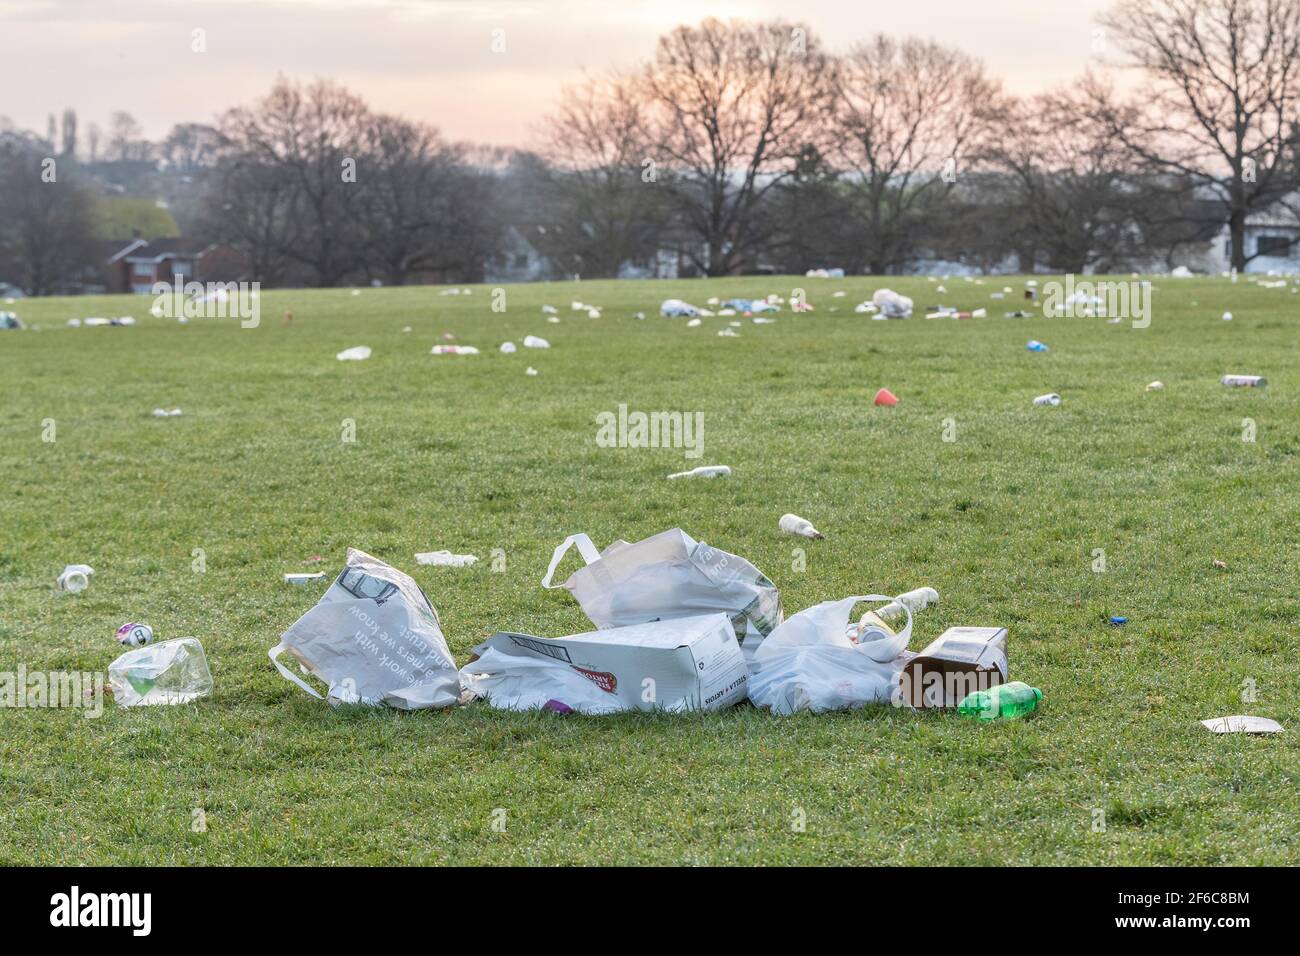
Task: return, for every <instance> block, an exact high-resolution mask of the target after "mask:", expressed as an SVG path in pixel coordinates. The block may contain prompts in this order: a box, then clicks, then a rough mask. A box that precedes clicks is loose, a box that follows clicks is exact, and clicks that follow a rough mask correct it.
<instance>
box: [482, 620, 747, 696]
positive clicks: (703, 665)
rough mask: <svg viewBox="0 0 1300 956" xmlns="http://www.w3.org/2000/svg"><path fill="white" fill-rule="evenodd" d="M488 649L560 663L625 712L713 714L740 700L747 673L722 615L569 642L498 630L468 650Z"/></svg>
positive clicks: (576, 636) (612, 631)
mask: <svg viewBox="0 0 1300 956" xmlns="http://www.w3.org/2000/svg"><path fill="white" fill-rule="evenodd" d="M489 647H492V648H495V649H496V650H498V651H500V652H502V653H506V654H510V655H514V656H522V657H534V658H549V659H551V660H555V661H560V662H562V663H564V664H567V665H568V666H569V667H571V668H573V670H575V671H577V672H578V673H579V674H581V675H582V676H583V677H585V678H587V679H588V680H589V681H591V682H592V683H593V684H595V685H596V686H597V687H599V688H600V689H601V690H603V691H604V692H605V693H607V694H610V695H611V696H613V697H615V698H617V699H618V701H619V702H620V703H621V704H622V705H623V706H624V707H626V708H627V709H628V710H657V709H663V710H670V711H680V710H701V709H702V710H721V709H723V708H724V707H730V706H731V705H732V704H735V703H737V702H738V701H741V700H744V699H745V697H746V695H747V687H746V681H747V680H748V678H749V670H748V668H747V667H746V666H745V658H744V655H743V654H742V653H741V650H740V645H739V644H738V643H737V641H736V630H735V628H734V627H733V626H732V624H731V619H730V618H729V617H727V615H725V614H701V615H695V616H693V617H679V618H674V619H672V620H667V621H651V622H649V623H647V624H632V625H630V626H628V627H612V628H607V629H605V630H603V631H587V632H585V633H582V634H573V635H571V636H569V637H551V638H547V637H533V636H532V635H530V634H515V633H511V632H508V631H507V632H501V633H499V634H494V635H492V637H490V638H488V640H487V641H485V642H484V643H483V644H481V645H480V646H479V647H476V648H475V649H474V654H475V656H476V657H477V656H478V655H481V654H482V653H483V651H485V650H486V649H487V648H489ZM647 682H650V683H647Z"/></svg>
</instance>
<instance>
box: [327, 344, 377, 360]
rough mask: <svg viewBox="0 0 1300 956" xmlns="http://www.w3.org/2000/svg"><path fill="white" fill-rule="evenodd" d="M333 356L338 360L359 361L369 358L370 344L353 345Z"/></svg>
mask: <svg viewBox="0 0 1300 956" xmlns="http://www.w3.org/2000/svg"><path fill="white" fill-rule="evenodd" d="M334 357H335V358H336V359H338V360H339V361H340V362H360V361H363V360H365V359H368V358H370V346H369V345H354V346H353V347H352V348H350V349H344V350H343V351H342V352H340V353H339V354H338V355H336V356H334Z"/></svg>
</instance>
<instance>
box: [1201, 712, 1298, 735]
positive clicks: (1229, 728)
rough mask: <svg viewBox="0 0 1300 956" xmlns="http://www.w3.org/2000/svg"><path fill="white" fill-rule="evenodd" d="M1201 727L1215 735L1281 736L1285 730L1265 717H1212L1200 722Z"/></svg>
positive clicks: (1274, 721)
mask: <svg viewBox="0 0 1300 956" xmlns="http://www.w3.org/2000/svg"><path fill="white" fill-rule="evenodd" d="M1201 725H1202V726H1203V727H1205V728H1206V729H1207V730H1209V731H1210V732H1211V733H1216V734H1281V733H1285V732H1286V728H1285V727H1283V726H1282V725H1281V724H1279V723H1278V722H1277V721H1276V720H1269V719H1268V718H1267V717H1248V716H1246V715H1245V714H1234V715H1233V716H1231V717H1213V718H1211V719H1210V720H1203V721H1201Z"/></svg>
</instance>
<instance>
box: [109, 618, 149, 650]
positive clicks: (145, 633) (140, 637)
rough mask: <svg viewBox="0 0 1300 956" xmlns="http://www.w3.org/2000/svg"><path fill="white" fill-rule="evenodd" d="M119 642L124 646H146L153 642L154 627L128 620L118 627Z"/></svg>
mask: <svg viewBox="0 0 1300 956" xmlns="http://www.w3.org/2000/svg"><path fill="white" fill-rule="evenodd" d="M116 636H117V643H119V644H121V645H122V646H124V647H144V646H145V645H146V644H151V643H153V628H152V627H150V626H149V625H148V624H139V623H136V622H135V621H128V622H127V623H125V624H123V625H122V626H121V627H119V628H118V629H117V635H116Z"/></svg>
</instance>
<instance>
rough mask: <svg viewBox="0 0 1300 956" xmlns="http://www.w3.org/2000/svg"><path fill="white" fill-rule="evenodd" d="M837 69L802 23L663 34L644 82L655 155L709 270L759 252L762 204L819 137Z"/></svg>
mask: <svg viewBox="0 0 1300 956" xmlns="http://www.w3.org/2000/svg"><path fill="white" fill-rule="evenodd" d="M827 70H828V59H827V57H826V55H825V54H824V53H823V52H822V50H821V46H820V44H819V42H818V41H817V39H816V38H815V37H814V36H813V35H812V33H811V31H810V30H809V29H808V28H807V27H806V26H803V25H801V24H790V23H785V22H783V21H773V22H767V23H748V22H743V21H737V20H733V21H730V22H728V23H723V22H721V21H719V20H715V19H708V20H705V21H703V22H702V23H701V24H700V25H699V26H695V27H691V26H679V27H677V28H676V29H674V30H673V31H672V32H671V33H668V34H667V35H665V36H662V37H660V38H659V46H658V49H657V51H656V54H655V58H654V61H653V62H652V63H651V64H650V65H649V66H648V67H646V69H645V71H644V73H643V75H642V80H641V89H642V90H643V91H644V92H643V93H642V95H643V96H644V98H645V100H646V106H647V108H648V117H647V123H646V129H647V130H648V131H649V133H650V140H651V142H653V143H654V144H655V146H654V150H653V153H652V155H651V157H650V158H651V159H652V160H654V161H655V162H656V163H657V164H658V167H660V169H659V176H660V181H661V183H662V185H663V186H664V189H665V191H666V193H667V195H668V197H669V198H670V199H671V200H672V202H673V204H674V206H675V208H676V210H677V212H678V214H679V217H680V223H681V225H682V226H683V228H684V229H685V230H686V231H687V232H688V233H689V235H690V236H691V237H692V238H693V239H694V240H696V241H695V242H694V243H693V244H692V246H691V247H688V250H687V253H688V255H689V257H690V258H691V259H692V260H693V262H694V263H695V265H696V266H698V267H699V268H700V270H701V271H703V272H705V273H707V274H709V275H727V274H729V273H733V272H735V271H737V270H738V269H740V268H742V267H743V266H745V265H746V264H747V263H749V262H751V261H752V260H753V259H754V258H755V256H756V255H757V254H758V252H759V250H760V249H761V247H762V245H763V243H764V241H765V239H766V238H767V236H766V230H765V229H764V228H763V223H764V222H765V220H764V219H763V217H762V216H761V215H760V207H761V205H762V203H763V201H764V199H765V198H766V197H767V196H768V195H769V193H770V192H771V191H772V190H773V189H774V188H776V187H777V186H778V185H779V184H780V183H781V182H782V181H784V180H785V179H787V178H788V177H789V176H791V175H792V174H793V172H794V169H795V166H796V164H797V163H798V160H799V156H800V155H801V153H802V151H803V147H804V146H805V145H807V144H808V143H809V142H810V141H811V140H812V139H813V138H814V137H815V136H816V131H817V123H818V121H819V120H821V119H823V118H824V110H825V106H826V84H825V77H826V74H827Z"/></svg>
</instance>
